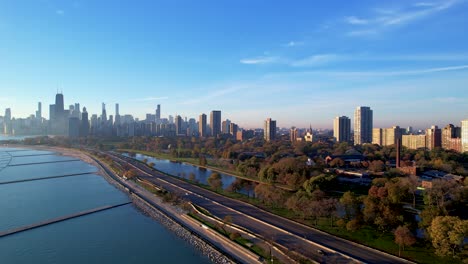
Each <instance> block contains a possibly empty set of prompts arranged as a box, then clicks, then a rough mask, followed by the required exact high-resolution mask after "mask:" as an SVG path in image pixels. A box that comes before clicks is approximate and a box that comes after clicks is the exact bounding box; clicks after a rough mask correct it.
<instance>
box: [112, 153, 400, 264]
mask: <svg viewBox="0 0 468 264" xmlns="http://www.w3.org/2000/svg"><path fill="white" fill-rule="evenodd" d="M106 154H108V155H109V156H110V157H111V158H112V159H113V160H114V161H115V162H118V163H120V164H123V163H128V164H130V165H131V166H133V167H134V168H136V169H137V170H138V171H139V172H140V173H139V174H140V175H139V177H140V178H142V179H145V180H148V181H150V182H152V183H154V184H155V185H157V186H161V187H162V188H164V189H166V190H168V191H170V192H174V193H177V194H179V195H181V196H183V197H184V199H186V200H188V201H190V202H192V203H193V204H195V205H198V206H201V207H203V208H206V209H207V210H209V211H210V213H212V214H213V215H215V216H217V217H219V218H224V217H225V216H226V215H230V216H231V217H232V219H233V220H232V222H233V223H234V224H236V225H239V226H242V227H244V228H246V229H248V230H250V231H252V232H254V233H257V234H259V235H261V236H263V237H265V238H267V239H271V240H272V241H275V242H276V243H278V244H280V245H282V246H284V247H286V248H288V249H289V250H293V251H296V252H299V253H300V254H302V255H304V256H306V257H308V258H310V259H313V260H316V261H319V262H332V261H333V262H339V263H349V262H363V263H388V264H390V263H392V264H393V263H409V261H407V260H404V259H401V258H398V257H396V256H393V255H390V254H386V253H383V252H380V251H377V250H374V249H372V248H369V247H366V246H363V245H359V244H356V243H353V242H350V241H347V240H344V239H341V238H338V237H335V236H332V235H330V234H327V233H324V232H321V231H319V230H316V229H313V228H310V227H307V226H305V225H302V224H300V223H297V222H294V221H290V220H288V219H285V218H283V217H280V216H277V215H273V214H271V213H268V212H266V211H264V210H261V209H259V208H258V207H255V206H253V205H250V204H247V203H244V202H242V201H238V200H234V199H230V198H227V197H225V196H222V195H219V194H216V193H214V192H211V191H209V190H206V189H203V188H201V187H198V186H195V185H192V184H190V183H187V182H185V181H182V180H179V179H177V178H175V177H171V176H167V175H165V174H163V173H160V172H157V171H155V170H152V169H151V168H149V167H148V166H146V165H145V164H142V163H141V162H139V161H136V160H134V159H132V158H129V157H125V156H122V155H119V154H116V153H106ZM319 249H320V250H322V251H324V252H326V254H325V255H321V254H320V253H319V252H318V250H319Z"/></svg>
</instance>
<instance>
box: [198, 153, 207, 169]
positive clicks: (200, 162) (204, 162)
mask: <svg viewBox="0 0 468 264" xmlns="http://www.w3.org/2000/svg"><path fill="white" fill-rule="evenodd" d="M198 164H199V165H200V166H202V167H205V166H206V158H205V156H203V155H201V156H200V158H199V162H198Z"/></svg>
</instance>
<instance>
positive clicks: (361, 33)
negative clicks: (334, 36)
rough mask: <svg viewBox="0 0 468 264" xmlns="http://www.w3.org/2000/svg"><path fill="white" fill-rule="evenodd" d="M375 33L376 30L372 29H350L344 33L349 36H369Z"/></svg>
mask: <svg viewBox="0 0 468 264" xmlns="http://www.w3.org/2000/svg"><path fill="white" fill-rule="evenodd" d="M375 34H377V31H376V30H374V29H365V30H352V31H349V32H347V33H346V35H347V36H350V37H359V36H370V35H375Z"/></svg>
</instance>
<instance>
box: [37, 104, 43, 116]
mask: <svg viewBox="0 0 468 264" xmlns="http://www.w3.org/2000/svg"><path fill="white" fill-rule="evenodd" d="M36 119H39V120H40V119H42V103H41V102H38V103H37V111H36Z"/></svg>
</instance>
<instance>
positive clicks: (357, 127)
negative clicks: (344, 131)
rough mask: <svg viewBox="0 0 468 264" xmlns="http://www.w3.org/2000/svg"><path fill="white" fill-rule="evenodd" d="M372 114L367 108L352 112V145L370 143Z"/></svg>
mask: <svg viewBox="0 0 468 264" xmlns="http://www.w3.org/2000/svg"><path fill="white" fill-rule="evenodd" d="M372 127H373V113H372V110H371V109H370V107H368V106H359V107H357V108H356V110H355V111H354V145H359V144H364V143H371V142H372Z"/></svg>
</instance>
